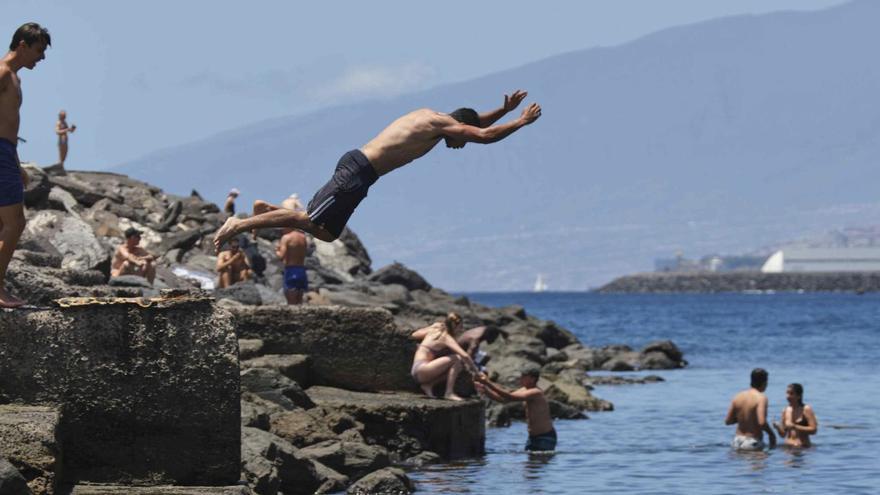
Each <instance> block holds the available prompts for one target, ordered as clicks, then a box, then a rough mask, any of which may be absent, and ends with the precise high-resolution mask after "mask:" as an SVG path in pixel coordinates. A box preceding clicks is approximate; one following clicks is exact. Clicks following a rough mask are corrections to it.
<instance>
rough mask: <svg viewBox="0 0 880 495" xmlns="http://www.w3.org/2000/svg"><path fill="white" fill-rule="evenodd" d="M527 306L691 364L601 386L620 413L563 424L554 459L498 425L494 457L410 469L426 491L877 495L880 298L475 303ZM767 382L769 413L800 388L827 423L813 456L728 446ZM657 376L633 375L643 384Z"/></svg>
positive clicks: (539, 298)
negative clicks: (747, 399) (672, 352)
mask: <svg viewBox="0 0 880 495" xmlns="http://www.w3.org/2000/svg"><path fill="white" fill-rule="evenodd" d="M468 296H469V297H470V298H471V299H472V300H474V301H476V302H479V303H483V304H487V305H491V306H503V305H507V304H520V305H522V306H524V307H525V308H526V311H527V312H528V313H529V314H531V315H534V316H536V317H539V318H543V319H550V320H554V321H556V322H557V323H559V324H561V325H563V326H565V327H566V328H568V329H569V330H571V331H572V332H574V333H575V334H576V335H577V336H578V338H580V340H581V341H582V342H583V343H584V344H585V345H588V346H602V345H607V344H618V343H623V344H627V345H630V346H631V347H633V348H634V349H639V348H640V347H641V346H643V345H645V344H647V343H649V342H651V341H654V340H660V339H671V340H673V341H674V342H675V343H676V344H677V345H678V346H679V347H680V348H681V349H682V351H683V352H684V354H685V359H687V360H688V361H689V362H690V365H689V366H688V367H687V368H686V369H683V370H673V371H659V372H650V374H657V375H660V376H661V377H663V378H664V379H665V381H664V382H662V383H653V384H645V385H621V386H602V387H597V388H596V389H595V390H594V392H593V393H594V394H595V395H597V396H599V397H601V398H603V399H607V400H610V401H612V402H613V403H614V411H612V412H604V413H590V419H589V420H580V421H578V420H574V421H557V422H556V430H557V432H558V434H559V444H558V446H557V450H556V452H555V453H553V454H528V453H526V452H525V451H524V450H523V446H524V444H525V439H526V429H525V425H524V424H523V423H515V424H514V425H513V426H511V427H509V428H490V429H488V430H487V435H486V455H485V456H484V457H482V458H478V459H469V460H464V461H459V462H454V463H450V464H440V465H435V466H429V467H426V468H423V469H421V470H416V471H412V472H410V476H411V477H412V478H413V480H414V481H416V482H417V484H418V489H419V491H420V492H422V493H474V494H484V493H485V494H518V493H529V494H532V493H535V494H537V493H547V494H551V493H552V494H557V493H572V494H575V493H578V494H579V493H671V494H674V493H699V494H715V493H718V494H726V493H799V494H828V493H847V494H850V493H853V494H859V493H880V453H878V450H877V444H878V442H880V414H878V407H880V400H878V399H880V377H878V371H880V370H878V368H880V367H878V364H877V363H878V360H880V330H878V329H880V295H862V296H858V295H850V294H773V295H768V294H765V295H761V294H719V295H600V294H592V293H539V294H532V293H481V294H468ZM755 367H763V368H765V369H767V370H768V371H769V373H770V381H769V386H768V388H767V391H766V393H767V396H768V397H769V399H770V413H769V414H770V417H771V419H772V420H779V417H780V414H781V412H782V409H783V408H784V407H785V405H786V401H785V388H786V385H787V384H789V383H791V382H798V383H801V384H803V386H804V399H805V402H806V403H808V404H811V405H812V406H813V408H814V410H815V411H816V415H817V417H818V420H819V432H818V434H817V435H816V436H814V437H813V443H814V447H813V448H810V449H787V448H777V449H774V450H769V451H766V452H758V453H737V452H734V451H732V450H731V449H730V447H729V445H730V440H731V438H732V436H733V433H734V428H735V427H733V426H725V425H724V417H725V414H726V412H727V408H728V405H729V403H730V399H731V398H732V397H733V396H734V394H736V393H737V392H738V391H740V390H742V389H745V388H748V385H749V373H750V371H751V369H752V368H755ZM645 374H649V373H626V374H624V375H625V376H640V375H645Z"/></svg>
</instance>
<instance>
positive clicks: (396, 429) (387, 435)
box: [307, 386, 486, 459]
mask: <svg viewBox="0 0 880 495" xmlns="http://www.w3.org/2000/svg"><path fill="white" fill-rule="evenodd" d="M307 392H308V394H309V396H310V397H311V398H312V400H313V401H315V403H316V404H318V405H319V406H324V407H327V408H332V409H337V410H341V411H343V412H346V413H348V414H350V415H352V416H353V417H354V418H355V419H356V420H357V421H360V422H361V423H363V424H364V431H363V435H364V438H365V439H366V440H367V442H369V443H375V444H379V445H384V446H387V447H388V448H389V449H392V450H395V451H397V452H398V453H399V454H400V456H401V457H402V458H406V457H410V456H412V455H415V454H417V453H419V452H421V451H423V450H431V451H433V452H436V453H438V454H440V455H441V456H443V457H445V458H447V459H458V458H463V457H475V456H479V455H482V454H483V452H484V450H485V441H486V426H485V425H486V417H485V409H484V407H483V403H482V402H481V401H479V400H469V401H463V402H455V401H450V400H442V399H429V398H427V397H425V396H423V395H417V394H412V393H406V392H393V393H381V394H371V393H365V392H351V391H348V390H342V389H338V388H331V387H320V386H317V387H312V388H310V389H308V391H307Z"/></svg>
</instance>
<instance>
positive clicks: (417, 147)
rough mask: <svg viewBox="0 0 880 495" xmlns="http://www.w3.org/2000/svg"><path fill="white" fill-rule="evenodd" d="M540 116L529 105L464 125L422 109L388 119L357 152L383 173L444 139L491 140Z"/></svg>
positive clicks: (459, 143)
mask: <svg viewBox="0 0 880 495" xmlns="http://www.w3.org/2000/svg"><path fill="white" fill-rule="evenodd" d="M540 116H541V107H540V106H538V105H537V104H534V103H533V104H531V105H529V106H528V107H527V108H526V109H525V110H523V113H522V115H521V116H520V118H518V119H516V120H514V121H512V122H508V123H506V124H501V125H497V126H492V127H488V128H480V127H474V126H468V125H464V124H462V123H461V122H459V121H457V120H455V119H454V118H452V117H451V116H449V115H448V114H445V113H441V112H438V111H436V110H431V109H428V108H423V109H420V110H416V111H413V112H410V113H408V114H406V115H404V116H403V117H400V118H399V119H397V120H395V121H394V122H392V123H391V124H390V125H389V126H388V127H386V128H385V129H383V130H382V132H380V133H379V135H377V136H376V137H375V138H373V139H372V140H371V141H370V142H368V143H367V144H365V145H364V146H363V147H362V148H361V151H362V152H363V153H364V155H366V157H367V158H368V159H369V160H370V163H371V164H372V165H373V168H374V169H375V170H376V174H377V175H379V176H382V175H385V174H387V173H388V172H391V171H392V170H394V169H397V168H400V167H402V166H404V165H406V164H407V163H409V162H411V161H413V160H415V159H417V158H421V157H422V156H424V155H425V154H427V153H428V152H429V151H431V150H432V149H434V147H435V146H437V143H439V142H440V140H441V139H447V146H449V147H450V148H461V147H463V146H464V144H465V143H467V142H476V143H484V144H486V143H493V142H495V141H500V140H501V139H504V138H505V137H507V136H509V135H510V134H512V133H513V132H514V131H516V130H517V129H519V128H521V127H523V126H526V125H528V124H531V123H532V122H534V121H535V120H537V119H538V117H540Z"/></svg>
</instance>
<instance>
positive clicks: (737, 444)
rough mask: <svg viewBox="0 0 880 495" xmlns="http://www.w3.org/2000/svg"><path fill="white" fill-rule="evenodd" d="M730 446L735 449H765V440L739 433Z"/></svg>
mask: <svg viewBox="0 0 880 495" xmlns="http://www.w3.org/2000/svg"><path fill="white" fill-rule="evenodd" d="M730 446H731V447H733V449H734V450H764V442H762V441H761V440H758V439H757V438H754V437H747V436H745V435H737V436H735V437H733V442H731V443H730Z"/></svg>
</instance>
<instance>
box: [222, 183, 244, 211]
mask: <svg viewBox="0 0 880 495" xmlns="http://www.w3.org/2000/svg"><path fill="white" fill-rule="evenodd" d="M239 194H241V192H240V191H239V190H238V189H236V188H234V187H233V188H232V189H230V190H229V194H227V195H226V202H225V203H223V213H226V214H227V215H228V216H230V217H234V216H235V199H236V198H238V195H239Z"/></svg>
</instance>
